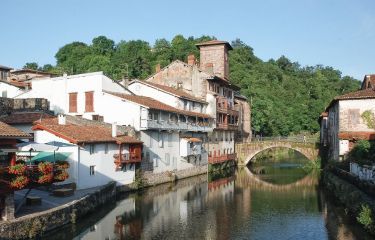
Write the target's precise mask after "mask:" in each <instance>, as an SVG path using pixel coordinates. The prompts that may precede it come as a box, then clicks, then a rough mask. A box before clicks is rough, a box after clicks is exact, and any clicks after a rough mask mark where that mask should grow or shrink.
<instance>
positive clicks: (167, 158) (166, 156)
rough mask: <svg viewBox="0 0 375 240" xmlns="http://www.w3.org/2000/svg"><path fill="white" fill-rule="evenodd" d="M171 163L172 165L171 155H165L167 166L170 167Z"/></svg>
mask: <svg viewBox="0 0 375 240" xmlns="http://www.w3.org/2000/svg"><path fill="white" fill-rule="evenodd" d="M170 163H171V159H170V156H169V153H166V154H165V165H167V166H169V164H170Z"/></svg>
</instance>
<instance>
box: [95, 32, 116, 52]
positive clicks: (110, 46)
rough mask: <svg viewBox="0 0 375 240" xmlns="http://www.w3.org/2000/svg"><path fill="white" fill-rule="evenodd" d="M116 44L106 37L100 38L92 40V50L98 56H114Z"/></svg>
mask: <svg viewBox="0 0 375 240" xmlns="http://www.w3.org/2000/svg"><path fill="white" fill-rule="evenodd" d="M114 47H115V42H114V41H113V40H111V39H108V38H107V37H105V36H99V37H96V38H94V39H93V40H92V48H93V50H94V52H95V53H96V54H101V55H107V56H110V55H112V53H113V51H114Z"/></svg>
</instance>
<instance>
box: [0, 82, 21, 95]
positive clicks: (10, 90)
mask: <svg viewBox="0 0 375 240" xmlns="http://www.w3.org/2000/svg"><path fill="white" fill-rule="evenodd" d="M24 92H25V91H24V90H22V89H20V88H18V87H15V86H13V85H10V84H7V83H4V82H0V97H2V96H3V93H4V94H5V95H6V96H4V97H7V98H14V97H17V96H18V95H20V94H22V93H24Z"/></svg>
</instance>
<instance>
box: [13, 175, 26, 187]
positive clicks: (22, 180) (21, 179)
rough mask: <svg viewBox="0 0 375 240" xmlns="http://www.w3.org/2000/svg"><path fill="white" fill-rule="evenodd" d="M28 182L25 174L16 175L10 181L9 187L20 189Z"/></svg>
mask: <svg viewBox="0 0 375 240" xmlns="http://www.w3.org/2000/svg"><path fill="white" fill-rule="evenodd" d="M27 184H29V179H28V178H27V177H25V176H17V177H16V178H15V179H13V180H12V181H11V182H10V187H11V188H13V189H22V188H25V187H26V186H27Z"/></svg>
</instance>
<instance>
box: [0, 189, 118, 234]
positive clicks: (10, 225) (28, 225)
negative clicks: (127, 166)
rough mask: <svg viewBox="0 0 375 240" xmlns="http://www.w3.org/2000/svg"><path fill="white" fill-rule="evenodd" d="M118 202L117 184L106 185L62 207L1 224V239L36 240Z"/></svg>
mask: <svg viewBox="0 0 375 240" xmlns="http://www.w3.org/2000/svg"><path fill="white" fill-rule="evenodd" d="M114 201H116V183H115V182H111V183H108V184H107V185H104V186H103V187H102V188H100V189H99V190H97V191H96V192H94V193H92V194H89V195H87V196H85V197H83V198H81V199H78V200H75V201H72V202H70V203H68V204H64V205H62V206H59V207H56V208H53V209H50V210H47V211H43V212H39V213H34V214H30V215H26V216H23V217H20V218H17V219H14V220H11V221H5V222H0V239H25V238H31V239H34V238H36V237H37V236H40V235H43V233H45V232H48V231H51V230H54V229H57V228H59V227H62V226H64V225H66V224H69V223H75V222H76V221H77V220H78V219H80V218H82V217H84V216H86V215H87V214H88V213H91V212H94V211H95V210H96V209H97V208H98V207H99V206H102V205H104V204H106V203H108V202H114Z"/></svg>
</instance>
